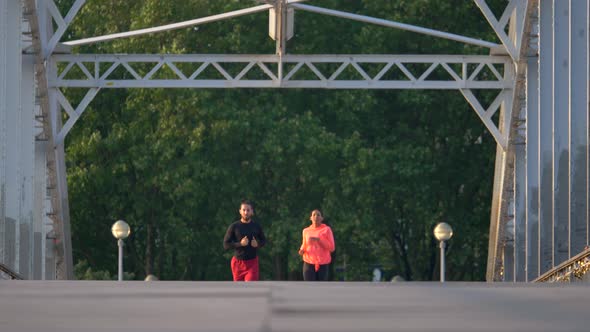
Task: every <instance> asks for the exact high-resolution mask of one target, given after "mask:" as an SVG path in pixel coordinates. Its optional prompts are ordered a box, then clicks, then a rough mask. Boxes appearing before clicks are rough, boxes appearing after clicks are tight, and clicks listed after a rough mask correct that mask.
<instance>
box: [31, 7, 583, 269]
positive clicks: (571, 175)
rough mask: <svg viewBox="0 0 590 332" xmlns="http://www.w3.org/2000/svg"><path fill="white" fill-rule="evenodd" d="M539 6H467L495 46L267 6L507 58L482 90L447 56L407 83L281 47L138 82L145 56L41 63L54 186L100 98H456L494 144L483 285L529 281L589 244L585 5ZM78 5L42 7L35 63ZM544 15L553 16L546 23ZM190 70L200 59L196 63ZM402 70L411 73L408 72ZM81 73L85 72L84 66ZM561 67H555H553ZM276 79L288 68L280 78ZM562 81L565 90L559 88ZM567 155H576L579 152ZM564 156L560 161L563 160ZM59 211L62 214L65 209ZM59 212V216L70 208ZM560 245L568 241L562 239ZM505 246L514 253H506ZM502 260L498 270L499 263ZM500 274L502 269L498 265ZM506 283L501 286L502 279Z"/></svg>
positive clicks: (158, 65)
mask: <svg viewBox="0 0 590 332" xmlns="http://www.w3.org/2000/svg"><path fill="white" fill-rule="evenodd" d="M31 1H33V0H26V2H28V3H30V2H31ZM540 1H541V2H540V5H541V8H545V10H541V12H540V13H538V11H534V8H535V7H537V6H539V0H531V1H526V0H510V1H509V2H508V4H507V6H506V8H505V10H504V11H503V13H502V15H501V17H499V18H496V17H494V14H493V13H492V12H491V10H490V8H489V6H488V5H487V3H486V1H484V0H474V2H475V3H476V4H477V6H478V7H479V8H480V10H481V12H482V14H483V15H484V17H485V18H486V19H487V20H488V22H489V23H490V25H491V26H492V28H493V29H494V31H495V32H496V34H497V35H498V38H499V39H500V41H501V43H502V45H499V44H495V43H490V42H486V41H481V40H476V39H473V38H469V37H464V36H458V35H454V34H449V33H445V32H440V31H435V30H431V29H426V28H421V27H415V26H411V25H407V24H403V23H398V22H392V21H387V20H382V19H377V18H371V17H367V16H363V15H357V14H351V13H344V12H340V11H334V10H331V9H326V8H320V7H314V6H308V5H299V4H297V3H298V2H302V1H301V0H291V1H280V2H275V3H274V6H277V4H289V6H290V7H292V8H296V9H299V10H305V11H309V12H314V13H320V14H325V15H332V16H336V17H341V18H346V19H352V20H357V21H361V22H366V23H371V24H378V25H381V26H387V27H394V28H400V29H405V30H409V31H414V32H419V33H424V34H428V35H432V36H437V37H441V38H447V39H451V40H456V41H460V42H465V43H469V44H473V45H478V46H482V47H487V48H490V50H491V52H492V53H493V54H507V55H509V56H510V58H511V61H510V60H508V59H507V58H506V57H503V60H502V61H500V62H502V66H503V68H502V70H501V69H498V68H497V65H498V63H495V64H492V65H488V64H487V63H484V62H485V61H490V59H494V57H490V56H488V57H483V58H485V59H487V60H482V62H480V63H478V64H477V65H476V68H479V69H476V71H477V70H480V69H481V68H486V70H489V71H490V72H491V73H492V75H491V77H492V78H493V79H492V80H485V81H484V80H478V79H477V78H476V77H477V75H478V74H476V75H475V76H470V75H465V74H464V71H463V70H461V73H459V72H457V71H455V70H454V69H451V68H452V67H453V66H455V65H456V64H457V62H453V61H455V60H451V61H450V62H449V60H448V59H447V60H442V57H445V56H442V57H441V58H435V56H418V57H415V56H413V57H414V59H416V58H420V59H422V60H426V59H428V58H429V57H430V59H429V60H428V61H425V62H422V63H429V64H430V65H429V66H427V67H428V69H426V70H425V71H424V72H421V73H415V72H411V71H410V70H409V69H408V65H407V63H406V62H404V60H403V59H401V57H399V56H359V55H353V56H330V55H327V56H326V55H322V56H294V55H288V54H283V52H280V50H284V49H283V48H284V45H282V47H281V48H280V50H279V47H278V48H277V51H278V55H268V56H267V55H248V56H228V55H220V56H215V58H214V59H207V58H206V57H207V56H205V55H186V56H168V55H166V56H159V55H150V56H145V57H146V58H144V60H145V61H144V62H151V63H153V64H154V67H152V70H151V71H149V72H148V73H147V74H139V72H138V70H135V69H134V68H133V62H136V63H137V62H142V61H143V60H141V59H139V57H144V56H139V55H105V56H96V57H95V58H94V59H93V58H92V57H94V56H93V55H78V56H70V55H52V56H51V57H50V58H48V59H49V60H50V61H49V62H48V63H50V64H57V63H60V62H61V63H63V64H64V68H65V69H64V70H63V71H61V72H60V73H57V72H56V73H50V75H49V77H50V79H49V82H50V87H49V90H48V91H49V95H50V96H51V98H52V100H53V101H54V102H53V103H52V104H51V105H50V108H51V115H52V119H53V123H52V126H53V127H52V131H53V134H52V136H51V137H55V138H56V140H55V141H52V145H51V146H55V147H56V151H58V150H59V149H60V148H61V151H62V155H61V156H60V155H59V153H57V154H56V155H57V157H56V158H57V160H61V162H60V163H58V164H62V165H61V166H59V165H58V166H57V167H58V168H59V167H61V168H62V169H61V171H60V172H61V173H60V174H61V175H58V177H63V178H64V179H65V164H63V144H62V143H63V140H64V138H65V136H66V134H67V132H68V130H69V129H70V128H71V127H72V126H73V125H74V123H75V121H76V120H77V119H78V118H79V117H80V115H81V114H82V112H83V111H84V109H85V108H86V106H87V105H88V103H89V102H90V101H91V100H92V98H93V97H94V96H95V95H96V93H97V92H98V91H99V89H102V88H128V87H207V88H227V87H232V88H237V87H265V88H266V87H269V88H276V87H284V88H333V89H339V88H355V89H357V88H362V89H408V88H410V89H457V90H459V91H461V92H462V93H463V95H464V96H465V98H466V99H467V100H468V102H469V103H470V104H471V105H472V106H473V108H474V109H475V111H476V112H477V114H478V115H479V116H480V117H481V119H482V122H484V124H485V125H486V126H487V127H488V129H489V130H490V132H492V134H493V135H494V137H495V139H496V141H497V142H498V149H497V162H496V175H495V180H494V194H493V202H492V205H493V207H492V223H491V225H490V254H489V258H488V274H487V276H488V280H507V279H508V280H517V281H526V280H532V279H533V278H534V277H535V276H538V275H539V274H541V273H543V272H545V271H547V270H548V269H549V268H551V267H553V266H555V265H556V264H558V263H560V261H561V260H563V259H565V258H566V257H570V256H571V255H573V254H576V253H577V250H579V247H580V246H581V244H580V243H582V244H583V240H584V238H585V240H586V245H587V244H588V228H589V227H588V213H589V212H588V210H589V205H590V204H589V203H588V194H587V192H588V106H587V105H588V99H587V96H588V60H587V59H588V56H587V54H588V27H587V25H588V3H587V2H585V3H584V1H585V0H567V1H555V0H540ZM39 2H40V3H52V0H39ZM83 2H84V1H82V0H77V1H76V3H75V4H74V6H73V7H72V9H71V10H70V11H69V13H68V15H67V16H66V18H65V19H63V18H61V16H60V15H59V13H58V12H56V10H55V9H53V10H52V9H51V8H55V6H54V5H53V7H52V6H51V5H49V7H50V8H49V12H50V13H51V16H52V17H53V20H55V21H56V24H57V26H58V31H57V32H56V33H55V34H51V36H52V37H51V38H46V39H44V38H42V40H41V43H42V44H43V55H45V56H49V55H50V54H51V53H52V51H53V50H54V49H55V45H56V44H55V43H56V41H57V40H58V39H59V38H60V37H61V35H62V34H63V32H64V31H65V29H66V28H67V25H68V24H69V22H70V21H71V19H72V18H73V16H74V15H75V13H76V12H77V11H78V10H79V9H80V7H81V6H82V4H83ZM553 6H555V7H556V10H555V11H553ZM584 6H585V7H584ZM269 8H277V7H273V5H263V6H257V7H252V8H248V9H244V10H242V12H240V11H235V12H230V13H225V14H219V15H214V16H210V17H207V18H201V19H197V20H192V21H187V22H181V23H178V24H172V25H168V26H164V27H157V28H150V29H142V30H140V31H135V32H128V33H121V34H115V35H111V36H102V37H94V38H99V39H92V40H91V39H86V40H83V41H73V42H69V43H70V44H72V45H76V44H75V43H76V42H78V43H79V44H83V43H88V42H97V41H105V40H111V39H113V38H123V37H128V36H131V35H139V34H145V33H153V32H157V31H165V30H169V29H172V28H182V27H185V26H190V25H195V24H203V23H207V22H212V21H213V20H219V19H226V18H229V17H234V16H238V15H245V14H248V13H254V12H260V11H263V10H267V9H269ZM548 8H551V13H549V12H548V10H547V9H548ZM553 13H557V14H555V15H553ZM564 13H567V14H564ZM70 14H71V15H70ZM536 15H540V16H541V21H543V20H546V21H547V22H553V20H555V26H556V29H555V30H553V29H552V28H551V27H548V26H547V24H545V25H543V24H541V28H540V30H539V29H537V30H535V28H532V30H531V26H534V25H535V24H534V23H531V21H534V20H535V19H536ZM559 15H565V17H563V18H560V17H559ZM507 24H510V27H509V30H510V31H509V33H506V26H507ZM42 25H43V24H42ZM181 25H182V26H181ZM562 27H563V28H562ZM46 30H47V31H48V30H50V29H46ZM571 31H576V32H578V31H579V32H580V33H579V34H577V35H576V34H573V33H571ZM537 33H540V34H541V38H540V44H541V46H540V53H541V55H540V57H538V54H529V53H527V52H530V50H531V49H534V46H531V45H534V43H535V42H536V41H535V38H537V37H536V34H537ZM554 36H555V37H554ZM100 38H102V39H100ZM47 41H49V42H47ZM277 45H278V44H277ZM566 45H567V47H566ZM564 47H566V48H568V49H569V50H570V52H569V53H563V52H561V51H559V50H562V49H563V48H564ZM552 49H553V50H557V51H556V52H557V53H556V54H549V53H551V52H548V51H547V50H552ZM543 50H544V52H543ZM533 53H534V52H533ZM564 54H565V55H564ZM77 57H79V58H77ZM134 57H135V58H134ZM209 57H211V56H209ZM380 57H381V58H380ZM387 57H389V58H387ZM537 57H538V59H539V61H538V62H537ZM189 59H192V60H189ZM195 59H198V60H197V61H195ZM455 59H456V58H455ZM191 61H192V62H193V63H198V62H199V61H201V62H200V65H199V67H198V68H197V69H195V71H193V72H191V73H185V72H183V71H182V70H180V69H179V68H178V67H177V66H175V65H174V64H175V63H178V62H185V63H186V62H191ZM462 61H463V60H462ZM226 62H231V63H233V64H235V63H242V64H243V68H242V70H241V71H240V72H239V73H238V74H237V75H236V74H230V71H229V70H228V69H227V68H224V63H226ZM465 62H467V61H463V62H460V63H461V66H462V68H468V66H465V65H464V63H465ZM317 63H336V64H338V69H336V71H333V72H331V73H324V72H322V70H320V69H319V68H318V67H319V65H317ZM363 63H373V64H374V63H381V64H383V66H384V67H383V69H382V70H381V72H379V73H378V74H377V75H369V74H368V73H367V70H366V69H363ZM408 63H415V62H414V61H408ZM451 63H452V64H451ZM99 64H101V65H105V64H109V66H111V67H110V68H108V69H109V70H111V73H112V72H113V71H114V70H120V69H121V68H123V69H124V71H126V74H127V75H129V77H133V79H128V80H118V79H113V77H109V74H107V75H105V73H106V72H105V71H102V69H101V68H100V66H99ZM89 65H90V66H91V67H94V68H90V67H88V66H89ZM559 65H563V66H564V67H563V68H559V67H558V66H559ZM479 66H481V67H479ZM275 67H276V68H275ZM211 68H213V69H214V71H217V73H218V74H219V75H220V77H221V78H220V79H217V80H211V79H201V78H202V77H199V75H201V73H202V72H203V71H204V70H206V69H208V70H210V69H211ZM436 68H438V69H437V70H440V71H442V72H443V73H444V72H446V74H448V75H449V77H450V79H449V80H446V81H440V80H439V81H436V80H433V81H429V80H428V77H429V75H430V74H432V73H434V71H435V69H436ZM164 69H165V70H167V71H168V73H170V71H171V72H172V73H174V74H175V75H176V76H177V78H175V79H167V80H158V79H153V77H157V74H158V72H159V71H160V70H164ZM283 69H285V72H284V73H283ZM303 69H305V70H306V71H307V72H308V74H309V73H313V74H314V75H315V77H314V78H313V79H308V80H302V79H301V80H294V78H296V77H297V76H296V74H297V73H299V72H300V71H302V70H303ZM390 69H395V70H399V72H401V73H402V74H403V75H405V78H406V79H407V80H406V79H400V80H394V81H387V80H382V79H381V78H382V77H383V76H384V75H385V73H386V72H387V70H390ZM70 70H72V72H70ZM254 70H257V71H258V74H259V75H260V73H262V74H263V76H264V75H266V76H265V77H264V79H259V80H253V79H245V78H247V77H248V73H251V72H253V71H254ZM344 70H348V72H350V71H352V72H353V73H355V74H358V75H357V76H358V77H359V79H357V80H340V79H338V78H339V75H340V74H341V73H342V72H343V71H344ZM74 71H78V72H82V73H83V75H82V77H76V78H71V77H69V75H74V74H73V72H74ZM107 71H108V70H107ZM403 75H402V77H403ZM488 75H489V73H488ZM74 76H75V75H74ZM312 76H313V75H312ZM361 78H362V79H361ZM537 78H538V81H537V80H536V79H537ZM564 81H567V82H569V83H567V84H564ZM554 82H559V83H554ZM60 87H83V88H88V89H89V91H88V93H87V95H86V97H85V98H84V99H83V101H82V102H81V103H80V104H79V105H77V106H76V108H74V107H72V106H71V105H70V104H69V102H68V101H67V99H65V97H63V94H62V93H61V92H60V91H59V88H60ZM473 89H498V90H499V91H500V93H499V95H498V97H497V98H496V100H495V101H494V102H493V103H492V105H490V107H488V108H487V109H485V108H484V107H482V106H481V105H480V104H479V102H478V100H477V98H475V95H474V94H473V91H472V90H473ZM536 90H538V91H539V93H535V96H533V94H534V91H536ZM60 108H63V109H64V110H65V111H66V112H67V113H68V115H69V119H68V122H66V124H65V125H64V127H63V128H62V129H61V130H60V131H58V130H57V128H60V127H61V124H60V123H59V121H60V118H61V117H60V116H58V115H59V112H60V111H59V110H60ZM564 108H565V109H567V112H566V113H567V116H565V115H563V114H565V113H558V112H563V111H562V110H563V109H564ZM498 110H500V121H499V123H498V124H497V125H496V124H494V123H491V124H490V121H491V118H492V116H493V114H494V113H496V112H498ZM557 110H559V111H557ZM531 122H537V123H538V126H537V127H536V126H535V125H534V123H531ZM554 130H556V131H558V133H557V134H556V135H553V136H552V135H547V133H551V132H553V131H554ZM575 147H578V150H576V149H575ZM563 153H565V155H564V154H563ZM562 156H565V157H564V158H565V159H563V158H562ZM560 158H562V160H565V161H564V163H563V164H561V163H560V162H559V161H560ZM58 182H63V183H61V187H63V188H61V189H60V190H62V191H65V192H66V195H67V188H66V187H65V180H63V181H58ZM62 198H63V197H62ZM66 204H67V196H66ZM62 208H64V207H63V206H62ZM65 208H66V209H67V206H65ZM584 230H585V232H584ZM566 235H567V236H566ZM566 238H567V240H565V239H566ZM507 241H512V242H511V243H508V242H507ZM505 246H506V247H505ZM510 247H512V248H510ZM566 251H567V252H566ZM503 259H505V260H506V261H502V260H503ZM504 263H507V264H506V266H504V265H503V264H504ZM504 268H508V269H510V271H508V270H506V271H504V272H507V273H506V274H504V276H502V271H503V269H504ZM508 274H509V275H510V276H509V278H506V277H508Z"/></svg>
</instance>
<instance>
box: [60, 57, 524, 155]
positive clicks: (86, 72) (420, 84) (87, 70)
mask: <svg viewBox="0 0 590 332" xmlns="http://www.w3.org/2000/svg"><path fill="white" fill-rule="evenodd" d="M52 61H54V62H55V64H56V65H57V66H60V67H63V70H61V71H60V72H58V73H57V75H56V76H55V78H54V79H50V80H49V85H50V87H51V88H61V87H69V88H91V89H90V90H89V91H88V93H87V94H86V95H85V97H84V99H83V100H82V102H81V103H80V104H79V105H78V106H77V107H76V109H74V108H73V107H72V106H71V105H70V103H69V102H68V101H67V99H66V97H65V96H64V95H63V94H61V93H59V92H58V94H57V100H58V102H59V103H60V105H61V106H62V107H63V108H64V110H65V111H66V112H67V113H68V116H69V119H68V121H67V122H66V124H65V125H64V127H63V128H62V129H61V130H60V132H59V133H58V134H57V136H56V140H55V143H56V144H61V143H62V142H63V141H64V139H65V136H66V135H67V133H68V132H69V130H70V129H71V128H72V127H73V125H74V123H75V122H76V121H77V120H78V118H79V117H80V115H81V114H82V113H83V112H84V110H85V109H86V107H87V106H88V104H89V103H90V101H91V100H92V99H93V98H94V96H95V95H96V94H97V93H98V89H101V88H134V87H135V88H139V87H142V88H240V87H250V88H253V87H255V88H279V87H280V88H327V89H457V90H460V91H461V92H462V93H463V95H464V96H465V98H466V99H467V100H468V101H469V103H470V104H471V105H472V106H473V108H474V109H475V111H476V112H477V114H478V115H479V117H480V118H481V119H482V122H483V123H484V125H485V126H486V127H487V128H488V130H490V132H491V133H492V135H493V136H494V138H495V139H496V141H497V142H498V144H499V145H500V146H502V148H503V149H505V148H506V146H507V144H508V143H507V137H506V135H504V134H502V131H501V130H500V129H498V127H497V125H496V124H495V123H494V122H493V120H492V117H493V115H494V114H495V113H496V111H497V110H498V109H499V108H500V106H501V105H502V103H504V102H506V101H507V100H508V98H511V94H512V92H511V88H512V84H513V83H512V82H513V79H512V74H511V73H512V64H511V61H510V59H509V58H507V57H505V56H465V55H431V56H429V55H397V56H396V55H285V56H278V55H54V56H52ZM229 63H231V64H241V66H242V67H241V70H240V71H239V73H238V74H236V75H235V76H232V75H231V74H230V73H229V72H228V70H226V69H225V68H224V65H226V64H229ZM134 64H150V66H152V67H151V70H149V71H148V72H147V73H145V74H143V75H140V74H139V73H138V72H137V70H136V69H134V68H133V65H134ZM179 64H192V65H193V68H191V71H190V72H188V73H184V72H183V71H181V70H180V69H179V68H178V65H179ZM320 64H332V65H335V67H334V68H336V66H337V69H332V70H331V71H329V72H326V69H325V68H324V69H322V70H321V69H319V68H318V67H319V66H320ZM366 64H371V65H375V64H377V65H380V66H381V68H380V70H379V72H378V73H376V74H373V75H369V74H368V73H367V71H366V70H365V69H363V65H366ZM418 64H419V65H424V66H425V67H424V68H426V69H423V68H422V69H421V70H420V71H419V72H416V71H415V70H414V72H412V70H411V69H409V68H411V67H410V66H411V65H418ZM288 65H292V66H291V68H289V69H287V70H286V71H285V73H286V75H285V76H284V77H283V79H279V76H280V75H279V71H280V70H279V69H280V68H281V67H283V66H288ZM273 66H276V68H273ZM304 67H305V68H306V69H308V70H310V73H313V76H315V77H313V78H310V79H307V80H300V79H299V80H296V79H294V77H296V75H297V73H298V72H300V71H302V68H304ZM454 67H457V68H458V71H457V69H454ZM207 68H212V69H214V70H215V71H216V72H217V74H219V76H220V77H223V79H215V80H214V79H207V78H203V79H201V76H200V75H202V73H203V72H204V71H205V70H206V69H207ZM255 68H256V69H260V70H261V72H262V73H264V75H266V77H265V79H259V80H251V79H250V80H248V79H246V78H245V77H247V74H248V73H249V72H252V71H253V69H255ZM271 68H272V69H271ZM74 69H76V70H78V71H79V72H78V76H82V77H81V78H78V77H76V78H68V75H69V74H70V73H71V72H73V71H74ZM117 69H120V70H122V71H123V74H126V75H127V76H129V77H130V78H131V77H132V78H133V79H117V78H116V77H111V76H112V75H113V73H114V72H115V70H117ZM164 69H167V70H169V71H171V72H173V73H174V74H175V75H176V77H175V78H174V79H156V78H155V77H158V76H157V75H158V72H159V71H163V70H164ZM347 69H350V70H353V71H354V72H355V73H356V74H358V77H359V79H357V80H350V79H346V80H344V79H343V80H340V79H339V77H340V75H341V74H342V73H343V72H344V70H347ZM435 70H441V71H442V72H443V73H444V74H445V75H447V76H448V78H447V79H446V80H442V79H440V78H439V77H436V78H431V76H433V75H434V73H435ZM392 71H396V72H397V73H398V74H400V75H402V76H403V78H402V79H397V80H388V79H385V78H384V77H386V76H385V75H387V74H388V73H390V72H392ZM121 74H122V73H119V75H121ZM473 89H496V90H499V91H500V93H499V94H498V96H497V97H496V99H495V100H494V101H493V102H492V104H491V105H490V106H489V107H488V108H487V109H484V108H483V107H482V105H481V104H480V103H479V101H478V100H477V98H476V97H475V95H474V94H473V92H472V91H471V90H473ZM58 91H59V90H58Z"/></svg>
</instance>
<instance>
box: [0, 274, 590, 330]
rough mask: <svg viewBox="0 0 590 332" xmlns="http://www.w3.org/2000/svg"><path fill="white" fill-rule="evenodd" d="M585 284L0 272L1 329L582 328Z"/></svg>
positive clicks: (587, 294)
mask: <svg viewBox="0 0 590 332" xmlns="http://www.w3.org/2000/svg"><path fill="white" fill-rule="evenodd" d="M588 303H590V285H589V284H581V283H580V284H569V285H564V284H560V285H555V284H552V285H548V284H542V285H539V284H536V285H533V284H486V283H446V284H444V285H441V284H439V283H426V282H424V283H416V282H414V283H322V284H317V283H303V282H258V283H249V284H244V283H241V284H235V283H231V282H165V281H155V282H139V281H138V282H123V283H118V282H110V281H16V280H4V281H0V330H1V331H11V332H21V331H44V332H45V331H47V332H52V331H60V332H62V331H80V332H90V331H127V332H129V331H142V332H143V331H211V332H215V331H240V332H247V331H355V332H356V331H470V332H471V331H535V332H539V331H588V322H587V317H588V315H587V314H588Z"/></svg>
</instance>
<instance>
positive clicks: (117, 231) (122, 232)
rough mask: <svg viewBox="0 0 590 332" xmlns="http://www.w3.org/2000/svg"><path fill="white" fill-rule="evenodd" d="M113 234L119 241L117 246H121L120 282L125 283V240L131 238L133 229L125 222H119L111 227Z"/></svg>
mask: <svg viewBox="0 0 590 332" xmlns="http://www.w3.org/2000/svg"><path fill="white" fill-rule="evenodd" d="M111 232H112V233H113V236H114V237H115V239H117V245H118V246H119V281H123V239H126V238H127V237H128V236H129V234H130V233H131V228H129V225H127V223H126V222H125V221H123V220H117V222H115V223H114V224H113V227H111Z"/></svg>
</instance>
